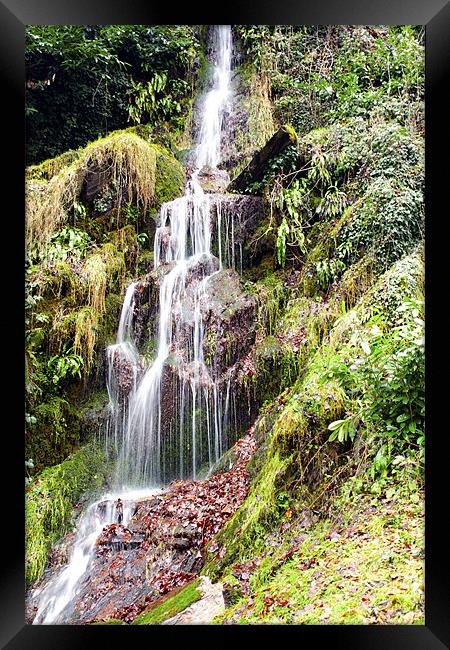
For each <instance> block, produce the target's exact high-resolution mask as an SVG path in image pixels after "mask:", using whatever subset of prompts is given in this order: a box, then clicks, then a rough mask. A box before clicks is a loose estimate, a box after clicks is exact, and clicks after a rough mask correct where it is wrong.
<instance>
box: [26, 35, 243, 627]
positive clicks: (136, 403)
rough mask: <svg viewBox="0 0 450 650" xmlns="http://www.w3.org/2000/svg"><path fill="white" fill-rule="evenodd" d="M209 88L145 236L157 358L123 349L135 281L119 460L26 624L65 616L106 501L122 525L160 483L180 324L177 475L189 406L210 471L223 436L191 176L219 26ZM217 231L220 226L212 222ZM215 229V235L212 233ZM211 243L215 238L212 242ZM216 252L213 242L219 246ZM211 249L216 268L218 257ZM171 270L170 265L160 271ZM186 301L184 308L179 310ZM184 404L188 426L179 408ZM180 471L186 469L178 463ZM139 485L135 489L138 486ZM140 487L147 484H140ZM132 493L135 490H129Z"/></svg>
mask: <svg viewBox="0 0 450 650" xmlns="http://www.w3.org/2000/svg"><path fill="white" fill-rule="evenodd" d="M214 39H215V44H214V46H215V52H216V56H217V61H216V62H215V66H214V79H213V87H212V89H211V90H210V91H209V92H208V93H207V95H206V97H205V100H204V104H203V114H202V122H201V128H200V137H199V142H198V145H197V148H196V154H195V171H194V173H193V174H192V177H191V179H190V181H189V183H188V185H187V187H186V193H185V195H184V196H183V197H180V198H178V199H175V201H171V202H169V203H166V204H164V205H163V206H162V208H161V213H160V217H161V219H160V226H159V228H158V229H157V232H156V235H155V243H154V249H155V251H154V252H155V257H154V259H155V268H157V269H159V268H160V267H161V268H163V269H164V268H167V269H168V271H167V272H166V274H165V275H164V277H163V279H162V281H161V284H160V292H159V328H158V347H157V355H156V358H155V360H154V361H153V363H152V365H151V366H150V367H149V368H147V369H146V370H145V372H142V370H143V369H142V367H141V361H140V358H139V353H138V351H137V348H136V346H135V344H134V342H133V333H132V322H133V315H134V306H135V298H134V296H135V290H136V283H133V284H131V285H130V286H129V287H128V289H127V292H126V295H125V299H124V303H123V307H122V313H121V317H120V322H119V328H118V332H117V339H116V343H115V344H114V345H111V346H109V347H108V349H107V351H106V353H107V361H108V376H107V389H108V394H109V400H110V410H111V418H110V422H109V438H110V442H111V440H112V444H113V447H114V448H115V449H116V450H117V452H118V454H119V457H118V463H117V476H116V486H117V488H116V489H115V490H114V494H108V495H105V496H104V497H102V498H101V499H99V500H98V501H96V502H95V503H92V504H91V505H90V506H89V507H88V508H87V509H86V510H85V512H84V513H83V515H82V516H81V521H80V523H79V525H78V529H77V533H76V537H75V540H74V543H73V545H72V550H71V553H70V558H69V562H68V564H67V565H66V566H65V567H64V568H62V569H61V570H60V571H59V572H57V573H56V574H55V576H53V577H52V579H51V580H50V581H49V582H48V583H47V584H46V585H45V586H44V587H43V588H42V589H41V590H40V591H37V590H36V591H35V592H34V594H33V599H36V602H38V607H39V609H38V612H37V614H36V616H35V618H34V621H33V623H34V624H36V623H39V624H41V623H42V624H48V623H60V622H63V621H64V618H65V612H67V608H68V606H69V605H70V603H71V602H72V601H73V600H74V598H75V597H76V595H77V593H78V591H79V589H80V587H81V585H82V583H83V577H84V576H85V574H86V572H87V570H88V567H89V564H90V562H91V560H92V559H93V557H94V552H95V542H96V540H97V538H98V536H99V534H100V533H101V530H102V528H103V527H104V526H105V525H107V524H109V523H112V522H113V521H114V520H115V517H114V514H115V512H114V501H115V500H116V499H117V497H118V496H120V497H121V498H122V499H123V501H124V521H123V523H124V524H126V523H127V521H128V519H129V517H130V516H131V512H132V508H133V505H134V502H133V500H134V499H136V498H138V495H139V496H147V495H150V494H154V493H155V492H156V491H158V490H157V488H155V487H154V486H155V485H161V483H162V476H161V454H162V451H161V450H162V439H161V436H162V431H161V422H162V417H163V412H162V409H163V406H162V388H163V373H164V368H165V364H166V361H167V358H168V357H169V355H170V354H171V353H172V346H173V344H174V341H175V338H176V337H177V336H179V335H180V333H181V330H182V328H183V327H186V326H188V328H190V331H191V334H190V337H189V344H188V346H187V347H188V349H187V354H188V358H187V359H185V361H186V367H187V372H188V377H187V378H186V379H185V380H184V381H183V382H182V384H181V388H180V395H179V402H180V412H179V414H178V415H179V420H177V426H178V427H179V431H177V432H176V435H177V436H178V444H179V449H180V450H181V452H180V454H179V458H178V459H177V460H176V462H177V463H178V472H179V476H180V477H184V476H186V475H193V477H194V478H195V477H196V468H197V464H198V462H199V459H201V454H202V453H203V452H202V450H201V449H200V448H199V444H200V443H199V440H198V435H197V434H198V430H199V428H200V427H201V422H200V421H199V420H198V416H197V409H200V410H201V409H202V408H204V409H205V411H206V422H207V425H206V426H207V445H208V458H209V462H210V465H211V464H212V462H213V461H217V460H218V458H219V457H220V455H221V454H222V453H223V451H224V442H223V432H224V430H225V429H226V424H227V420H228V411H229V402H230V383H229V382H228V389H227V392H226V396H225V397H224V398H223V396H222V395H221V393H220V390H219V388H218V385H217V383H215V382H214V381H213V379H212V378H211V377H210V376H209V373H208V370H207V368H206V366H205V364H204V359H203V340H204V327H203V319H202V305H203V303H204V301H205V292H206V284H207V282H208V280H209V279H210V278H211V277H212V275H213V274H214V273H215V272H217V268H216V266H215V265H214V262H213V259H214V258H213V256H212V255H211V209H210V202H209V197H208V195H207V194H205V193H204V192H203V190H202V188H201V186H200V183H199V182H198V173H199V171H200V170H201V168H202V167H204V166H209V167H216V166H217V164H218V163H219V161H220V149H221V136H222V131H221V129H222V118H223V114H224V111H225V110H226V108H227V105H228V102H229V99H230V78H231V52H232V42H231V29H230V27H229V26H219V27H218V28H217V29H216V30H215V34H214ZM219 226H220V223H219ZM219 232H220V228H219ZM219 242H220V236H219ZM219 246H220V243H219ZM221 257H222V256H221V252H220V268H221V267H222V259H221ZM168 265H171V268H170V266H168ZM189 297H190V298H191V303H192V307H191V309H190V310H189V309H188V310H186V308H185V303H186V301H188V299H189ZM122 366H125V367H126V368H127V369H128V370H129V371H130V372H131V373H132V380H131V389H130V391H129V394H128V397H127V398H126V399H125V400H124V399H123V397H122V398H121V395H120V387H119V385H118V383H117V368H120V367H122ZM188 402H189V403H190V406H191V412H192V416H191V418H190V421H189V422H187V421H186V420H187V419H188V418H185V409H186V406H187V405H188ZM188 439H189V445H188V447H189V453H190V458H189V459H188V460H186V462H185V459H184V456H183V449H184V445H185V443H186V442H187V440H188ZM185 465H186V466H185ZM143 486H144V487H143ZM145 486H148V487H145ZM133 488H136V489H137V488H139V489H138V490H136V489H134V490H133V491H130V490H132V489H133ZM103 501H107V502H108V505H107V508H106V512H105V513H104V514H102V515H99V512H98V509H97V506H98V504H99V503H100V502H103Z"/></svg>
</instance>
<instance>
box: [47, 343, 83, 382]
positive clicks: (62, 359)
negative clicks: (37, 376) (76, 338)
mask: <svg viewBox="0 0 450 650" xmlns="http://www.w3.org/2000/svg"><path fill="white" fill-rule="evenodd" d="M47 365H48V368H49V370H50V372H51V373H52V382H53V383H54V384H58V383H59V382H60V381H61V380H62V379H64V378H65V377H78V378H80V379H81V369H82V367H83V358H82V357H81V356H80V355H79V354H75V353H74V352H73V348H68V349H67V347H66V349H65V350H64V352H63V354H61V355H53V356H51V357H50V359H49V360H48V362H47Z"/></svg>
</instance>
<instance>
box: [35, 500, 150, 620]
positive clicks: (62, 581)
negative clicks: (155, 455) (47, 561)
mask: <svg viewBox="0 0 450 650" xmlns="http://www.w3.org/2000/svg"><path fill="white" fill-rule="evenodd" d="M157 492H158V490H156V489H155V490H149V489H146V490H134V491H131V490H130V491H124V492H121V493H120V495H118V494H112V493H110V494H105V495H104V496H103V497H102V498H101V499H99V500H97V501H94V502H93V503H91V504H90V505H89V506H88V507H87V508H86V509H85V511H84V512H83V514H82V515H81V517H80V518H81V521H80V522H79V524H78V527H77V532H76V535H75V539H74V541H73V544H72V548H71V551H70V556H69V561H68V563H67V565H66V566H64V567H63V568H61V569H60V571H59V572H58V573H56V574H55V576H53V578H52V579H51V580H50V582H48V583H46V584H45V586H44V587H42V588H41V589H36V590H35V592H34V594H33V597H34V598H36V599H37V600H38V602H39V603H40V604H41V603H42V605H41V606H40V607H39V610H38V612H37V614H36V616H35V618H34V620H33V624H34V625H36V624H43V625H45V624H49V623H61V622H64V610H65V609H66V607H67V606H68V605H69V603H70V602H71V601H72V600H73V599H74V597H75V596H76V594H77V592H78V590H79V588H80V587H81V584H82V578H83V576H84V574H85V573H86V570H87V568H88V566H89V563H90V562H91V560H92V559H93V557H94V553H95V542H96V540H97V538H98V536H99V535H100V534H101V532H102V529H103V527H104V526H106V525H108V524H110V523H112V522H114V521H116V511H115V502H116V501H117V498H118V496H120V497H121V499H122V500H123V521H122V524H123V525H125V526H126V525H127V523H128V522H129V520H130V518H131V516H132V514H133V511H134V507H135V502H136V500H137V499H139V498H142V497H144V496H149V495H150V494H156V493H157ZM103 502H106V508H105V510H104V511H101V510H99V508H98V506H99V504H100V503H103Z"/></svg>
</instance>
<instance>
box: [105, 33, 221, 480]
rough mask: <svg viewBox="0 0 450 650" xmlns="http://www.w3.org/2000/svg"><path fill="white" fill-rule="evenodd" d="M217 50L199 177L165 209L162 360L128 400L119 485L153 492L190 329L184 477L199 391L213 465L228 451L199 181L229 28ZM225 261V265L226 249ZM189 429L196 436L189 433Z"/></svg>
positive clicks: (209, 156)
mask: <svg viewBox="0 0 450 650" xmlns="http://www.w3.org/2000/svg"><path fill="white" fill-rule="evenodd" d="M214 47H215V51H216V56H217V61H216V62H215V66H214V78H213V87H212V88H211V90H210V91H209V92H208V93H207V95H206V97H205V100H204V103H203V113H202V120H201V128H200V137H199V142H198V145H197V147H196V151H195V171H194V172H193V174H192V177H191V179H190V180H189V182H188V184H187V187H186V192H185V195H184V196H182V197H180V198H177V199H175V200H174V201H170V202H168V203H165V204H163V206H162V207H161V212H160V226H159V228H158V229H157V231H156V234H155V241H154V264H155V269H159V268H162V269H165V268H168V267H167V265H169V264H171V265H172V268H170V270H169V271H168V272H166V274H165V275H164V277H163V279H162V280H161V284H160V292H159V330H158V347H157V355H156V359H155V360H154V361H153V364H152V365H151V367H150V368H148V369H147V371H146V372H145V374H144V376H143V377H142V379H141V380H140V383H139V384H138V385H137V386H135V387H134V389H133V390H132V391H131V392H130V394H129V401H128V405H127V411H128V414H127V417H126V423H125V427H124V428H123V440H122V445H121V449H120V456H119V462H118V475H117V483H118V484H119V485H120V484H122V485H123V484H128V485H129V484H132V485H136V486H139V485H145V484H152V485H154V484H160V483H161V482H163V481H164V476H163V475H162V473H161V461H162V447H163V440H162V420H163V418H164V415H165V413H164V412H163V405H162V400H163V395H162V386H163V380H164V372H165V370H166V367H167V366H166V364H167V360H168V357H170V355H171V353H173V352H174V347H175V341H176V339H178V338H179V336H180V335H181V332H182V331H183V328H184V330H186V328H188V329H189V330H190V336H189V344H188V346H187V347H188V349H187V352H186V351H185V354H187V358H185V359H183V361H184V363H185V365H186V367H187V373H188V379H187V380H186V381H185V383H186V382H187V384H188V387H189V389H190V395H189V394H188V393H187V392H186V389H185V385H184V384H183V385H182V387H181V389H180V397H179V399H180V403H181V409H180V411H181V412H180V422H179V440H178V441H177V443H176V444H177V448H178V449H179V456H180V459H179V460H180V463H179V468H180V470H179V471H180V475H181V476H184V475H185V474H184V473H185V472H186V474H188V473H191V474H192V475H193V477H194V478H195V477H196V471H197V465H198V463H199V460H200V458H201V457H200V455H199V454H198V451H199V450H198V449H197V447H198V445H199V442H198V428H199V426H200V422H198V421H197V409H198V408H200V409H201V408H202V399H201V397H202V392H201V390H200V389H203V395H204V400H203V403H204V405H205V406H206V410H207V413H206V415H207V420H208V432H207V436H208V448H209V449H211V448H214V450H215V453H214V460H217V455H218V454H219V453H220V452H221V450H222V446H223V444H222V419H223V417H224V416H223V415H222V413H221V410H220V409H221V399H220V396H218V395H217V387H216V386H214V388H213V383H214V382H213V380H212V378H211V377H210V376H209V373H208V370H207V368H206V366H205V364H204V359H203V338H204V328H203V319H202V305H203V303H204V300H205V292H206V283H207V281H208V279H209V278H210V277H211V275H212V274H213V273H214V272H215V271H216V270H217V269H216V268H215V266H214V263H213V257H212V255H211V205H210V200H209V196H208V195H207V194H205V193H204V192H203V189H202V187H201V185H200V183H199V180H198V174H199V172H200V170H201V168H202V167H204V166H209V167H216V166H217V164H218V163H219V161H220V149H221V136H222V117H223V113H224V111H225V110H226V109H227V106H228V102H229V99H230V79H231V54H232V41H231V29H230V27H229V26H219V27H218V28H217V29H216V30H215V34H214ZM219 226H220V224H219ZM219 242H220V236H219ZM219 246H220V244H219ZM219 257H220V258H221V250H220V251H219ZM208 263H209V265H208ZM221 266H222V260H221V259H220V267H221ZM196 276H197V277H196ZM127 295H128V294H127ZM189 299H191V302H193V308H192V309H186V303H187V302H188V301H189ZM126 304H127V301H125V303H124V310H125V308H126ZM124 314H125V311H123V312H122V319H123V321H124V322H128V321H127V316H126V315H124ZM122 319H121V322H122ZM205 389H206V393H205ZM187 399H189V402H190V407H191V411H192V417H191V418H190V423H186V422H185V418H184V411H185V408H186V406H187V404H186V401H187ZM210 401H211V402H212V409H213V410H214V417H213V426H214V431H213V429H212V425H211V427H210V425H209V411H208V406H209V402H210ZM186 424H188V426H189V428H190V431H189V430H186V428H187V427H186ZM212 437H214V440H212ZM185 445H186V446H188V447H189V449H190V462H189V463H186V464H187V465H188V467H185V466H184V459H183V453H184V452H183V450H184V447H185ZM212 456H213V455H212V454H211V453H209V458H210V462H212V460H213V458H212ZM189 465H190V468H189ZM189 469H190V470H191V471H190V472H189Z"/></svg>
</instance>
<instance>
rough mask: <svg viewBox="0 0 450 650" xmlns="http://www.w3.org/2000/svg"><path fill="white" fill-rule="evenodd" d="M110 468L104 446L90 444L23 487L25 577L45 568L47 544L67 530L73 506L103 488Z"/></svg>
mask: <svg viewBox="0 0 450 650" xmlns="http://www.w3.org/2000/svg"><path fill="white" fill-rule="evenodd" d="M109 471H110V467H109V464H108V463H107V462H105V455H104V449H103V448H102V447H101V446H99V445H96V444H94V443H91V444H89V445H86V446H85V447H83V448H81V449H79V450H78V451H77V452H75V453H74V454H72V455H71V456H69V458H67V459H66V460H65V461H63V462H62V463H61V464H59V465H56V466H54V467H48V468H47V469H45V470H43V472H41V474H39V475H38V476H36V477H35V478H34V479H33V481H32V482H31V483H30V484H29V485H28V487H27V489H26V499H25V527H26V550H25V560H26V579H27V583H32V582H34V581H35V580H36V579H37V578H39V576H40V575H41V574H42V572H43V571H44V569H45V566H46V564H47V561H48V558H49V554H50V550H51V546H52V544H54V543H55V542H56V541H58V540H59V539H60V538H61V537H62V536H63V535H64V534H65V533H67V532H68V531H69V530H70V529H71V522H72V512H73V505H74V504H75V503H76V502H77V501H78V500H79V499H80V498H81V497H82V496H87V495H88V494H89V495H92V494H94V493H95V491H96V490H101V489H102V488H104V486H105V483H106V480H107V478H108V475H109Z"/></svg>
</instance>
